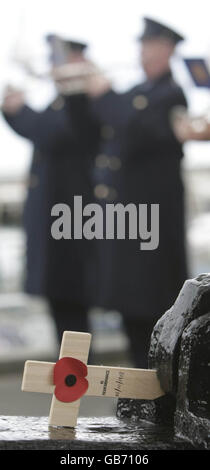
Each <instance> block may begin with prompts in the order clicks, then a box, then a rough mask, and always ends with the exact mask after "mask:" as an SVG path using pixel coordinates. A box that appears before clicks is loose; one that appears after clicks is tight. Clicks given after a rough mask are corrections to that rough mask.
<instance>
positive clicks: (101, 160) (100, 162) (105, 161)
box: [95, 154, 109, 168]
mask: <svg viewBox="0 0 210 470" xmlns="http://www.w3.org/2000/svg"><path fill="white" fill-rule="evenodd" d="M95 164H96V166H97V167H98V168H107V167H108V166H109V157H108V156H107V155H103V154H101V155H97V157H96V159H95Z"/></svg>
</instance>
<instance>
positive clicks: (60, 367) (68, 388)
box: [53, 357, 88, 403]
mask: <svg viewBox="0 0 210 470" xmlns="http://www.w3.org/2000/svg"><path fill="white" fill-rule="evenodd" d="M87 373H88V370H87V366H86V364H84V362H82V361H79V360H78V359H74V358H73V357H63V358H62V359H60V360H59V361H58V362H56V364H55V367H54V375H53V383H54V385H56V387H55V391H54V394H55V396H56V398H57V399H58V400H59V401H62V402H65V403H70V402H72V401H75V400H79V398H81V397H82V396H83V395H84V394H85V392H86V391H87V389H88V381H87V379H85V377H86V375H87Z"/></svg>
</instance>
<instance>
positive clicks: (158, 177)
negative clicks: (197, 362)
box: [72, 18, 187, 367]
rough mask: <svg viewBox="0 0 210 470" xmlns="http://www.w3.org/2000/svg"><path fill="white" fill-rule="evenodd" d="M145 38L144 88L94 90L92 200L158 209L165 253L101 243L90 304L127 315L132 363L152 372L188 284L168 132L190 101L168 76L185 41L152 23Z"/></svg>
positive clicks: (177, 177) (134, 244)
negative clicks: (157, 340)
mask: <svg viewBox="0 0 210 470" xmlns="http://www.w3.org/2000/svg"><path fill="white" fill-rule="evenodd" d="M140 39H141V62H142V65H143V68H144V71H145V74H146V81H145V82H144V83H142V84H141V85H137V86H135V87H134V88H133V89H131V90H130V91H128V92H126V93H124V94H118V93H116V92H114V91H113V90H112V89H111V86H110V84H109V82H108V81H107V80H106V79H105V78H104V79H103V78H102V77H101V76H98V78H95V80H94V79H93V81H92V83H91V81H90V83H89V94H90V95H91V96H92V104H91V105H90V106H89V111H90V115H91V114H93V115H94V116H95V117H97V122H98V128H99V129H100V151H99V153H98V155H97V156H96V158H95V162H94V168H93V170H92V184H93V195H94V197H95V200H96V201H97V202H98V203H100V204H101V205H102V207H105V206H106V204H107V203H114V204H116V203H118V202H119V203H122V204H123V205H126V204H128V203H134V204H136V205H137V207H138V205H139V204H148V205H150V204H159V210H160V216H159V218H160V220H159V222H160V228H159V231H160V233H159V235H160V239H159V246H158V248H157V249H155V250H151V251H147V250H145V251H141V250H140V249H139V240H132V239H128V234H127V239H126V240H119V239H118V240H116V239H115V240H96V245H97V249H96V251H95V254H96V256H95V270H93V274H92V276H89V279H90V280H92V286H90V289H89V292H92V294H93V300H92V303H94V304H96V305H100V306H103V307H105V308H106V309H117V310H118V311H120V312H121V313H122V315H123V319H124V324H125V328H126V332H127V334H128V337H129V338H130V343H131V351H132V354H133V361H134V364H135V365H136V366H139V367H146V366H147V351H148V346H149V338H150V334H151V331H152V328H153V325H154V324H155V323H156V321H157V319H158V318H159V317H160V316H161V315H162V314H163V313H164V312H165V311H166V310H167V309H168V308H169V307H170V306H171V305H172V304H173V302H174V300H175V299H176V297H177V295H178V292H179V290H180V288H181V287H182V284H183V283H184V281H185V279H186V278H187V268H186V256H185V241H184V240H185V236H184V235H185V228H184V192H183V183H182V178H181V170H180V166H181V160H182V157H183V152H182V146H181V144H180V143H179V142H178V140H177V139H176V138H175V135H174V134H173V131H172V128H171V125H170V116H171V112H172V111H173V109H174V107H176V106H186V100H185V97H184V94H183V92H182V89H181V88H180V87H179V86H178V85H177V84H176V83H175V81H174V79H173V77H172V73H171V70H170V58H171V56H172V55H173V53H174V50H175V47H176V45H177V43H179V42H180V41H182V39H183V37H181V36H180V35H179V34H178V33H176V32H175V31H173V30H172V29H170V28H168V27H167V26H165V25H163V24H160V23H158V22H156V21H154V20H152V19H150V18H146V19H145V30H144V33H143V35H142V36H141V38H140ZM72 110H73V108H72ZM87 125H88V122H87ZM96 136H98V129H96Z"/></svg>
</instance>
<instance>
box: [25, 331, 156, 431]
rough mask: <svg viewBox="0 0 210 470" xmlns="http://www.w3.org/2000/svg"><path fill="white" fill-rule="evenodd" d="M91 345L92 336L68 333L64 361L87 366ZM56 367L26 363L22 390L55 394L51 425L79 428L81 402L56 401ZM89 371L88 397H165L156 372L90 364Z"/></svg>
mask: <svg viewBox="0 0 210 470" xmlns="http://www.w3.org/2000/svg"><path fill="white" fill-rule="evenodd" d="M90 342H91V335H90V334H89V333H79V332H73V331H65V332H64V333H63V338H62V343H61V349H60V359H62V358H64V357H65V358H70V357H71V358H75V359H77V360H79V361H82V362H83V363H85V364H87V360H88V353H89V348H90ZM57 364H58V363H57ZM54 368H55V363H52V362H42V361H26V363H25V368H24V374H23V381H22V390H23V391H25V392H40V393H52V394H53V398H52V403H51V409H50V416H49V425H51V426H68V427H75V426H76V423H77V416H78V412H79V406H80V399H79V400H76V401H72V402H70V403H69V402H68V403H64V402H63V401H60V400H58V399H57V398H56V396H55V394H54V390H55V385H54V380H53V377H54ZM87 372H88V374H87V377H86V378H87V381H88V389H87V391H86V393H85V395H87V396H93V397H119V398H133V399H148V400H154V399H155V398H158V397H160V396H162V395H164V391H163V390H162V389H161V387H160V383H159V380H158V377H157V373H156V370H149V369H133V368H122V367H109V366H91V365H88V367H87ZM68 377H70V376H68ZM68 377H67V378H68ZM71 377H72V375H71ZM66 383H67V382H66ZM70 385H72V383H71V384H70ZM73 385H74V384H73Z"/></svg>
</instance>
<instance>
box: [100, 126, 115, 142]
mask: <svg viewBox="0 0 210 470" xmlns="http://www.w3.org/2000/svg"><path fill="white" fill-rule="evenodd" d="M101 137H103V139H107V140H109V139H112V138H113V137H114V128H113V127H112V126H102V127H101Z"/></svg>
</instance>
